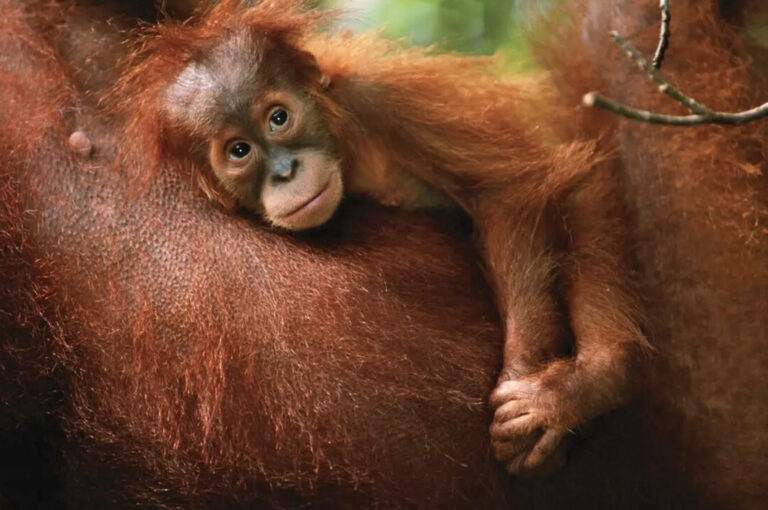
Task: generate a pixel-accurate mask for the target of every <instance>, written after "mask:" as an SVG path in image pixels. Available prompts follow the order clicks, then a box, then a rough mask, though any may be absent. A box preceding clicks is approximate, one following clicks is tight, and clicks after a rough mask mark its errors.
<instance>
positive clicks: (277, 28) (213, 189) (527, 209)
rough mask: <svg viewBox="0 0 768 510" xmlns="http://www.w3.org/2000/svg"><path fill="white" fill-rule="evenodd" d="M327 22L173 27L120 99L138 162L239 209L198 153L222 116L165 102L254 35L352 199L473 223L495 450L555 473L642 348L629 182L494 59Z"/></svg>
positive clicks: (251, 17)
mask: <svg viewBox="0 0 768 510" xmlns="http://www.w3.org/2000/svg"><path fill="white" fill-rule="evenodd" d="M323 19H324V13H323V12H322V11H317V10H307V8H306V2H305V1H301V0H290V1H287V0H283V1H275V2H262V3H257V4H256V6H254V7H251V8H246V7H244V2H241V1H239V0H234V1H227V2H221V3H219V4H217V6H216V7H215V8H213V9H211V10H210V12H208V13H206V14H205V16H204V18H203V19H202V21H200V22H198V23H197V24H195V23H194V22H187V23H185V24H174V25H166V26H163V27H160V28H159V29H158V30H157V32H158V33H157V34H156V35H153V36H151V37H150V38H148V39H145V40H143V41H142V49H141V51H140V52H139V54H138V56H137V57H135V58H136V59H137V60H138V62H137V63H131V64H130V67H129V70H128V72H127V74H126V76H125V77H124V79H123V80H122V83H121V84H120V86H119V87H118V89H117V92H116V95H117V96H118V97H119V98H120V101H121V102H120V105H121V107H122V109H123V110H124V111H125V112H126V114H127V116H128V119H129V120H128V124H127V127H126V131H127V133H128V137H127V140H126V142H125V143H124V144H123V148H124V150H125V153H126V158H125V160H126V161H127V162H128V163H129V164H135V162H137V161H146V163H147V164H148V165H149V166H150V167H152V168H159V167H160V166H161V165H167V164H168V163H169V161H170V160H171V158H173V157H175V158H177V160H178V161H177V163H176V166H177V168H178V170H179V171H180V172H182V174H188V173H189V172H190V171H192V172H193V175H198V176H201V180H202V181H203V182H204V183H205V185H204V188H205V190H206V191H207V192H208V194H209V195H213V196H215V197H217V198H219V199H220V200H223V201H225V202H226V203H227V204H231V203H232V201H233V199H232V198H231V197H230V193H229V191H230V190H227V191H225V186H218V185H217V182H216V179H214V178H212V177H211V170H210V169H209V168H206V167H207V166H208V165H206V163H205V160H204V159H201V158H200V156H199V155H200V154H203V153H204V148H205V146H206V142H207V139H206V136H205V135H202V134H201V133H206V132H207V131H211V130H212V129H214V128H212V127H210V126H209V124H214V120H215V119H214V118H210V119H209V120H208V119H203V118H201V117H200V115H199V114H197V115H196V116H195V124H196V125H195V126H194V127H193V128H182V127H181V126H179V125H178V122H173V119H169V118H168V116H167V115H166V114H165V111H166V109H167V107H166V105H165V103H166V102H168V99H166V98H167V94H166V91H167V90H168V89H169V87H171V86H172V85H173V84H174V83H175V82H176V80H177V77H178V76H179V74H181V73H182V71H183V70H184V69H185V68H186V67H187V66H188V65H190V62H193V61H194V59H195V58H199V57H200V56H201V55H206V54H209V53H210V52H211V51H213V48H215V47H217V46H218V45H220V44H222V42H224V41H227V40H228V39H229V38H231V37H232V36H233V34H242V33H243V32H246V33H248V34H250V39H251V40H255V41H258V44H254V47H253V48H249V50H248V51H249V52H253V53H255V54H258V55H260V59H261V60H260V62H261V63H260V64H259V66H260V67H259V69H258V70H257V69H253V70H251V72H252V73H256V72H259V73H274V75H276V76H278V77H280V76H282V77H283V80H287V79H288V78H287V77H288V76H290V77H291V78H290V79H291V80H293V82H292V83H291V86H294V87H301V88H302V89H303V91H304V92H305V93H306V94H307V95H308V96H309V97H310V98H311V99H312V100H313V102H314V103H315V104H316V107H319V110H320V112H321V115H322V117H323V121H324V123H325V125H326V126H327V128H328V130H329V131H330V133H331V135H332V138H333V140H335V141H336V143H337V144H338V151H339V153H340V157H341V161H342V163H341V165H342V173H343V174H344V176H345V181H346V182H347V189H348V190H349V191H350V192H351V193H353V194H354V193H358V194H367V195H371V196H374V197H375V198H376V199H377V200H379V201H380V202H383V203H385V204H394V205H409V204H408V201H407V199H404V198H403V197H408V196H414V195H418V188H419V186H422V187H423V183H427V184H428V185H429V186H431V187H432V188H433V189H435V190H437V191H438V192H440V193H443V194H445V195H447V196H448V197H450V198H451V199H453V200H454V201H455V202H457V203H458V204H460V205H461V206H462V207H463V209H465V210H466V211H467V212H468V213H469V214H470V215H471V216H472V218H473V220H474V221H475V223H476V226H477V230H478V233H479V237H480V245H481V251H482V253H483V255H484V258H485V262H486V265H487V271H488V275H489V279H490V281H491V284H492V285H493V286H494V288H495V290H496V294H497V301H498V303H499V308H500V315H501V317H502V320H503V321H504V323H505V326H506V328H505V329H506V337H507V340H506V343H505V348H504V367H503V369H502V374H501V376H500V378H499V385H498V387H497V388H496V390H495V391H494V393H493V395H492V398H491V405H492V406H493V407H494V408H495V409H496V414H495V419H494V423H493V425H492V427H491V434H492V438H493V440H494V448H495V450H496V454H497V456H498V457H499V459H500V460H503V461H504V462H505V463H506V464H507V466H508V469H509V471H510V472H511V473H520V472H524V471H527V470H530V469H538V468H542V465H545V464H546V463H549V464H550V465H551V467H554V465H555V464H557V463H558V462H559V460H558V455H556V454H557V453H562V452H556V450H558V448H559V446H560V443H561V439H562V438H563V437H564V436H566V435H567V434H568V432H569V431H571V430H574V429H575V428H577V427H578V426H580V425H582V424H583V423H585V422H586V421H587V420H589V419H592V418H594V417H596V416H599V415H600V414H603V413H604V412H606V411H609V410H612V409H614V408H615V407H617V406H619V405H620V404H622V403H623V402H624V401H625V399H626V392H627V387H628V385H629V380H630V376H629V375H628V366H629V363H630V359H631V356H632V353H633V349H635V348H637V347H640V346H642V345H644V342H645V341H644V338H643V336H642V334H641V333H640V331H639V326H638V320H639V310H638V308H639V307H638V305H637V303H636V300H635V299H634V297H633V295H632V292H631V291H630V290H629V284H628V283H627V279H628V272H629V270H628V267H627V254H626V252H627V248H626V245H627V241H628V236H627V234H626V232H625V224H626V215H625V214H624V211H623V209H622V207H621V205H620V204H621V191H620V188H619V185H618V182H617V180H618V179H617V174H616V173H615V172H613V169H612V168H611V167H610V166H609V165H607V164H605V162H604V160H605V159H606V158H605V156H601V154H600V153H599V152H598V151H596V149H595V143H594V142H593V141H591V140H582V139H581V137H580V136H579V134H578V132H576V133H574V132H573V131H572V130H569V129H568V128H567V127H566V128H563V127H560V123H556V122H552V119H556V118H561V117H562V116H563V115H566V114H567V112H568V108H564V107H563V106H562V105H561V104H560V102H559V99H558V98H557V97H556V96H555V95H554V94H553V93H552V91H551V90H550V86H549V84H548V82H547V81H546V80H543V79H542V80H533V79H512V78H500V77H498V76H496V75H495V73H498V70H494V69H493V68H492V67H491V62H489V61H487V60H483V59H476V58H467V57H457V56H450V55H444V56H437V55H430V54H429V53H428V52H425V51H421V50H415V49H405V48H402V47H399V46H398V45H396V44H394V43H392V42H389V41H386V40H383V39H381V38H380V37H376V36H371V35H359V36H353V35H339V34H335V33H330V34H329V33H327V32H325V33H323V34H319V33H316V29H315V26H316V25H317V24H318V23H319V22H320V21H322V20H323ZM241 60H242V61H247V60H246V55H243V56H242V59H241ZM315 60H316V64H315ZM275 62H277V63H275ZM230 65H231V67H235V66H237V65H238V64H237V61H236V60H235V61H233V62H232V63H231V64H230ZM262 68H264V70H262ZM228 71H229V70H228V69H222V70H221V72H222V73H227V72H228ZM321 76H325V77H326V78H327V79H326V80H321V79H320V77H321ZM252 79H253V80H254V81H255V80H256V78H252ZM328 83H330V86H328ZM269 90H270V89H266V91H269ZM201 93H208V94H211V93H216V88H215V87H213V86H211V89H210V90H205V91H201ZM234 94H236V92H232V93H230V97H229V99H230V100H232V98H231V96H232V95H234ZM256 94H258V92H257V93H256ZM227 99H228V98H227V97H223V98H221V101H222V102H226V101H227ZM255 101H256V98H253V99H250V102H255ZM246 110H247V111H250V108H246ZM222 113H223V112H222ZM224 127H226V126H220V127H219V129H221V128H224ZM171 155H175V156H171ZM308 171H311V170H310V169H305V170H303V172H308ZM244 186H245V187H247V188H246V189H251V188H252V187H253V183H252V182H246V183H245V184H244ZM236 196H237V195H236ZM310 196H311V195H310ZM403 202H404V203H403ZM251 203H252V201H251ZM255 212H259V210H258V209H256V210H255ZM267 212H268V211H267ZM559 295H562V296H563V299H562V304H561V303H559V302H558V296H559ZM561 307H562V308H565V310H563V311H561V310H560V309H559V308H561ZM561 312H564V313H562V314H561ZM561 315H565V319H566V320H567V322H568V331H565V330H564V329H563V327H562V323H563V322H564V320H563V319H564V318H563V317H561ZM569 332H572V337H573V341H572V342H569V341H568V339H566V338H565V337H566V336H567V335H568V333H569ZM560 457H561V456H560ZM548 461H549V462H548ZM551 467H550V470H551Z"/></svg>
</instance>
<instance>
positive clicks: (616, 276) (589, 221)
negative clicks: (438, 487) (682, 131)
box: [477, 169, 645, 473]
mask: <svg viewBox="0 0 768 510" xmlns="http://www.w3.org/2000/svg"><path fill="white" fill-rule="evenodd" d="M603 170H606V169H600V171H601V172H603ZM499 203H502V202H499V201H495V200H488V201H487V202H486V204H487V205H486V206H485V207H483V208H481V209H480V210H479V215H478V218H477V221H478V223H479V224H480V226H481V229H482V232H483V241H484V244H485V246H484V247H485V250H486V253H487V261H488V266H489V270H490V273H491V275H490V277H491V280H492V281H493V282H494V284H495V286H496V289H497V294H498V299H499V302H500V307H501V308H500V309H501V311H502V312H501V313H502V317H503V320H504V321H505V326H506V341H505V347H504V367H503V369H502V372H501V375H500V378H499V383H498V386H497V388H496V389H495V390H494V392H493V394H492V395H491V398H490V404H491V406H492V407H493V408H494V409H495V415H494V420H493V424H492V425H491V435H492V441H493V446H494V450H495V452H496V455H497V457H498V458H499V459H500V460H502V461H504V462H505V463H506V465H507V470H508V471H509V472H510V473H520V472H524V471H538V472H541V473H547V472H550V471H552V470H554V469H556V468H557V467H559V465H560V464H561V463H562V462H563V460H564V455H563V454H564V445H563V442H562V440H563V438H564V437H565V435H566V434H567V433H568V432H569V430H571V429H573V428H575V427H577V426H579V425H581V424H583V423H585V422H587V421H588V420H590V419H592V418H594V417H596V416H599V415H601V414H603V413H605V412H607V411H609V410H611V409H614V408H616V407H618V406H619V405H620V404H621V403H622V402H623V400H624V399H625V397H626V392H627V384H626V383H627V381H626V378H627V371H628V367H629V364H630V360H629V355H630V351H631V349H632V348H633V345H642V344H644V342H645V340H644V337H643V335H642V333H641V332H640V330H639V328H638V325H637V315H638V311H639V306H638V304H637V302H636V300H635V298H634V297H633V295H632V292H631V291H630V289H628V288H627V283H626V281H627V278H626V276H625V273H626V269H625V265H626V261H625V258H626V257H625V255H624V254H625V246H624V244H623V243H625V242H626V236H625V235H624V232H623V221H624V218H625V216H624V215H623V214H622V210H621V207H620V201H619V200H618V194H617V190H616V189H615V186H614V184H613V181H612V177H611V176H610V175H607V173H599V172H595V173H593V174H592V175H590V176H589V177H588V178H587V179H586V180H584V181H583V182H581V183H580V184H579V185H578V187H577V188H576V189H575V190H573V192H571V193H570V194H569V196H567V197H566V199H565V200H564V201H563V203H562V204H560V206H555V207H553V208H552V209H553V210H542V211H541V213H540V214H539V215H537V216H536V217H527V218H526V217H521V216H520V213H521V211H514V210H510V209H508V210H505V208H504V207H499V205H498V204H499ZM558 222H561V223H563V224H564V229H565V232H564V233H565V234H566V236H565V237H566V239H565V240H564V243H565V244H564V246H563V249H564V251H560V250H559V249H558V246H557V245H556V239H555V237H556V236H553V235H552V234H553V233H554V232H556V230H557V223H558ZM558 289H564V292H565V303H564V307H563V308H565V312H566V316H567V317H568V319H569V321H570V329H571V331H572V333H573V345H572V346H568V345H567V344H566V340H567V338H566V331H565V328H564V327H563V317H562V314H561V313H560V311H559V310H558V308H559V306H558V303H557V301H556V300H555V298H554V296H555V295H556V294H555V293H556V292H557V290H558Z"/></svg>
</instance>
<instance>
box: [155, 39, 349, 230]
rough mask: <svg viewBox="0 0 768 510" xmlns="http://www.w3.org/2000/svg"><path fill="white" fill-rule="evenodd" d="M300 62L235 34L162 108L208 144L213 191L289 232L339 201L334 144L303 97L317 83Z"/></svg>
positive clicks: (185, 75)
mask: <svg viewBox="0 0 768 510" xmlns="http://www.w3.org/2000/svg"><path fill="white" fill-rule="evenodd" d="M300 57H301V55H298V56H297V54H288V53H286V50H285V49H281V48H273V50H272V51H271V52H266V53H265V52H264V51H261V50H260V49H259V46H258V44H256V43H255V42H254V36H253V35H252V34H248V33H238V34H235V35H233V36H232V37H231V38H230V39H228V40H227V41H225V42H224V43H222V44H221V45H220V46H217V47H215V48H213V49H212V50H211V51H210V52H209V53H208V54H207V55H206V56H205V57H203V58H201V59H198V60H195V61H192V62H191V63H190V64H189V65H188V66H187V67H186V69H184V71H183V72H181V74H180V75H179V76H178V77H177V78H176V81H175V82H174V83H173V84H172V85H171V86H170V87H169V88H168V89H167V91H166V94H165V96H164V104H163V107H164V111H165V114H166V115H167V117H168V118H169V119H170V120H171V121H172V122H173V123H175V124H179V125H182V126H185V127H186V128H187V129H189V130H190V131H191V132H193V133H195V134H196V135H197V136H199V137H201V138H203V139H205V140H207V143H208V147H207V151H208V161H209V163H210V167H211V170H212V173H213V177H214V180H215V181H216V185H217V187H219V188H221V190H223V192H224V194H225V195H227V196H228V197H229V198H233V199H234V200H235V202H236V204H237V205H238V206H240V207H244V208H247V209H250V210H252V211H254V212H257V213H259V214H261V215H262V216H263V217H264V219H266V220H267V221H268V222H270V223H271V224H273V225H276V226H279V227H282V228H285V229H287V230H305V229H309V228H313V227H317V226H319V225H322V224H323V223H325V222H326V221H328V220H329V219H330V218H331V216H332V215H333V213H334V212H335V211H336V209H337V208H338V206H339V203H340V202H341V198H342V194H343V185H342V175H341V169H340V164H339V158H338V156H337V154H336V144H335V143H334V140H333V138H332V137H331V136H330V134H329V132H328V129H327V127H326V125H325V123H324V121H323V118H322V115H321V114H320V111H319V110H318V107H317V105H315V104H314V102H313V101H312V96H311V94H310V93H309V91H308V90H307V89H308V88H309V87H310V85H309V84H311V85H313V86H317V85H319V83H320V82H321V79H322V76H321V75H320V72H319V71H318V70H317V69H316V68H313V67H311V66H309V65H302V63H301V58H300Z"/></svg>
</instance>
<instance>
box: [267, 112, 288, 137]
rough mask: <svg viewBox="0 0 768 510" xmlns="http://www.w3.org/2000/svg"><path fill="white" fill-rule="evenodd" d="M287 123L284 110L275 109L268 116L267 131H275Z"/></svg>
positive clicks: (286, 113) (286, 114)
mask: <svg viewBox="0 0 768 510" xmlns="http://www.w3.org/2000/svg"><path fill="white" fill-rule="evenodd" d="M286 122H288V112H287V111H286V110H285V108H282V107H279V106H278V107H277V108H275V109H274V110H272V113H270V114H269V130H270V131H277V130H278V129H280V128H282V127H283V126H284V125H285V123H286Z"/></svg>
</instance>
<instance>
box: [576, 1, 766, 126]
mask: <svg viewBox="0 0 768 510" xmlns="http://www.w3.org/2000/svg"><path fill="white" fill-rule="evenodd" d="M659 7H660V8H661V12H662V15H661V30H660V33H659V44H658V47H657V48H656V54H655V55H654V58H653V63H652V64H649V63H648V61H647V60H646V59H645V57H643V55H642V53H640V51H638V50H637V48H635V47H634V46H633V45H632V43H630V42H629V41H628V40H626V39H624V38H623V37H622V36H621V35H619V33H618V32H616V31H612V32H611V36H612V37H613V38H614V39H615V40H616V43H617V44H618V45H619V46H621V48H622V49H623V50H624V51H625V52H626V53H627V55H628V56H629V57H630V58H631V59H632V60H634V61H635V63H636V64H637V66H638V67H639V68H640V69H641V70H642V71H644V72H645V73H646V74H647V75H648V77H649V78H650V79H651V80H653V81H654V82H655V83H656V84H657V85H658V86H659V92H662V93H663V94H666V95H668V96H669V97H671V98H672V99H674V100H675V101H677V102H678V103H680V104H682V105H684V106H685V107H686V108H688V110H690V112H691V115H667V114H663V113H656V112H652V111H649V110H640V109H637V108H632V107H631V106H627V105H624V104H622V103H619V102H617V101H614V100H613V99H609V98H607V97H605V96H603V95H602V94H600V93H598V92H590V93H589V94H586V95H585V96H584V98H583V100H582V101H583V103H584V105H586V106H589V107H594V108H601V109H603V110H607V111H610V112H613V113H615V114H617V115H621V116H622V117H626V118H628V119H633V120H639V121H642V122H648V123H651V124H666V125H670V126H695V125H700V124H724V125H732V126H739V125H742V124H746V123H747V122H752V121H753V120H757V119H760V118H763V117H768V103H764V104H762V105H760V106H758V107H755V108H752V109H750V110H746V111H743V112H717V111H713V110H711V109H710V108H708V107H707V106H705V105H704V104H702V103H700V102H698V101H696V100H695V99H694V98H692V97H690V96H688V95H686V94H683V93H682V92H681V91H679V90H678V89H677V88H676V87H674V86H673V85H672V84H671V83H669V82H668V81H667V79H666V78H664V76H663V75H662V74H661V73H660V72H659V71H658V70H657V69H658V68H659V67H661V63H662V61H663V60H664V52H665V51H666V49H667V46H668V45H669V20H670V14H669V0H660V2H659Z"/></svg>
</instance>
